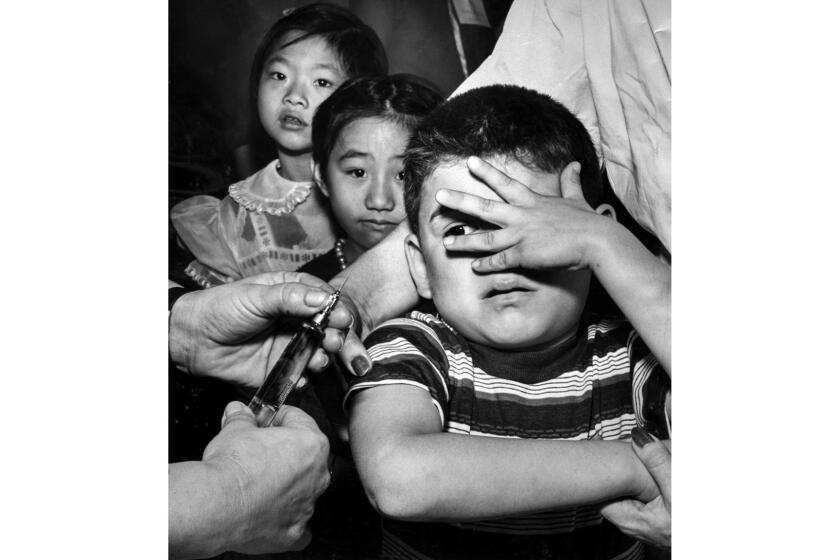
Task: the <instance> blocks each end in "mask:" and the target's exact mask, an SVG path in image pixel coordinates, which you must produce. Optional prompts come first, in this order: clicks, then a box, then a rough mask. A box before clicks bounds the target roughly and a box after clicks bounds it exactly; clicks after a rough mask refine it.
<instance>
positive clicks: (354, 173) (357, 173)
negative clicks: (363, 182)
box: [347, 169, 365, 179]
mask: <svg viewBox="0 0 840 560" xmlns="http://www.w3.org/2000/svg"><path fill="white" fill-rule="evenodd" d="M347 174H348V175H350V176H351V177H355V178H356V179H364V177H365V170H364V169H351V170H349V171H348V172H347Z"/></svg>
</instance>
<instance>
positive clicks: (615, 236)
mask: <svg viewBox="0 0 840 560" xmlns="http://www.w3.org/2000/svg"><path fill="white" fill-rule="evenodd" d="M467 165H468V167H469V168H470V171H472V172H473V173H474V174H475V175H476V176H477V177H479V178H480V179H481V180H482V181H484V182H485V183H486V184H487V185H488V186H489V187H490V188H492V189H493V190H494V191H495V192H496V193H497V194H498V195H499V196H500V197H501V198H502V199H503V202H497V201H492V200H488V199H483V198H480V197H477V196H474V195H470V194H466V193H462V192H458V191H450V190H446V189H443V190H440V191H438V193H437V195H436V198H437V201H438V202H439V203H440V204H442V205H444V206H447V207H449V208H452V209H454V210H458V211H460V212H464V213H465V214H469V215H471V216H475V217H477V218H480V219H481V220H484V221H485V222H488V223H492V224H496V225H498V226H500V229H494V230H491V231H485V232H479V233H473V234H470V235H462V236H457V237H451V238H450V239H449V240H448V241H450V245H448V246H447V250H449V251H473V252H482V253H491V254H490V255H489V256H487V257H481V258H478V259H476V260H475V261H474V263H473V269H474V270H476V271H479V272H490V271H499V270H505V269H510V268H517V267H525V268H535V269H541V268H553V267H565V268H570V269H582V268H589V269H591V270H592V271H593V273H594V274H595V275H596V276H597V277H598V280H600V282H601V284H603V286H604V288H605V289H606V290H607V292H608V293H609V294H610V296H611V297H612V298H613V300H615V302H616V304H618V306H619V307H620V308H621V311H622V312H623V313H624V314H625V315H626V316H627V319H628V320H629V321H630V323H632V325H633V326H634V327H635V329H636V330H637V331H638V332H639V335H640V336H641V337H642V340H644V341H645V343H646V344H647V346H648V348H650V350H651V352H652V353H653V355H654V356H656V358H657V360H658V361H659V363H660V364H661V365H662V367H663V368H665V370H666V371H667V372H669V373H670V371H671V269H670V267H669V266H668V265H666V264H665V263H663V262H662V261H660V260H659V259H658V258H657V257H655V256H654V255H653V254H652V253H651V252H650V251H648V250H647V249H646V248H645V247H644V245H642V244H641V242H640V241H639V240H638V239H636V237H635V236H634V235H633V234H632V233H631V232H630V231H629V230H627V229H626V228H625V227H623V226H622V225H621V224H619V223H618V222H616V221H615V220H614V219H611V218H609V217H606V216H602V215H600V214H598V213H596V212H595V211H593V210H592V208H590V207H589V205H588V204H587V203H586V201H585V200H584V198H583V192H582V190H581V187H580V179H579V176H578V172H579V167H580V166H579V164H578V163H571V164H569V165H567V166H566V167H565V169H563V172H562V173H561V175H560V185H561V192H562V195H563V196H562V198H561V197H556V196H545V195H541V194H538V193H535V192H533V191H532V190H530V189H529V188H528V187H527V186H526V185H523V184H522V183H520V182H518V181H516V180H514V179H512V178H510V177H509V176H508V175H506V174H505V173H503V172H502V171H500V170H498V169H496V168H495V167H493V166H492V165H490V164H489V163H487V162H485V161H483V160H481V159H479V158H475V157H472V158H469V160H468V162H467Z"/></svg>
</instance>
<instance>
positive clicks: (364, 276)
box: [330, 220, 419, 336]
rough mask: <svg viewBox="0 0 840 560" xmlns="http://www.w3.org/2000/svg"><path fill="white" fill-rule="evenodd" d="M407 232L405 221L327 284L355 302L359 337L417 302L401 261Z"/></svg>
mask: <svg viewBox="0 0 840 560" xmlns="http://www.w3.org/2000/svg"><path fill="white" fill-rule="evenodd" d="M409 233H411V230H410V229H409V227H408V222H407V221H406V220H403V221H402V222H400V223H399V224H398V225H397V227H395V228H394V230H393V231H392V232H391V233H389V234H388V235H387V236H386V237H385V238H384V239H383V240H382V241H380V242H379V243H377V244H376V245H375V246H373V247H371V248H370V249H368V250H367V251H365V252H364V253H363V254H362V255H361V256H359V258H358V259H356V261H355V262H354V263H353V264H351V265H350V266H348V267H347V268H346V269H345V270H343V271H342V272H341V273H339V274H338V276H336V277H335V278H333V279H332V280H331V281H330V283H331V284H332V285H333V286H342V288H341V292H342V294H344V295H345V296H346V297H348V298H350V299H352V300H353V301H354V302H355V303H356V305H357V307H358V310H359V315H360V317H361V319H362V335H363V336H364V335H366V334H367V333H368V332H370V330H372V329H373V328H374V327H375V326H377V325H378V324H379V323H381V322H383V321H385V320H387V319H393V318H394V317H396V316H398V315H400V314H402V313H405V312H406V311H408V310H409V309H411V308H412V307H414V306H415V305H417V303H418V302H419V298H418V296H417V291H416V290H414V289H413V287H414V281H413V280H412V279H411V275H410V274H409V272H408V263H407V262H406V260H405V245H404V242H405V237H406V236H407V235H408V234H409ZM345 278H346V283H345Z"/></svg>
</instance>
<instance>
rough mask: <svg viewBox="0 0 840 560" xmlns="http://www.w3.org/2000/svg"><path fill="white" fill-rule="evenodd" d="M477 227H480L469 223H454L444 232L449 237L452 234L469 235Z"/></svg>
mask: <svg viewBox="0 0 840 560" xmlns="http://www.w3.org/2000/svg"><path fill="white" fill-rule="evenodd" d="M477 229H478V228H476V227H475V226H471V225H469V224H454V225H453V226H451V227H449V228H448V229H446V230H445V231H444V232H443V236H444V237H449V236H450V235H467V234H468V233H472V232H474V231H476V230H477Z"/></svg>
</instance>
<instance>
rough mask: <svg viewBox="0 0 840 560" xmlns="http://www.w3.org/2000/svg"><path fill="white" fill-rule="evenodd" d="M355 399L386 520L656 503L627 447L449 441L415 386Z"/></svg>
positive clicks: (372, 491) (356, 437)
mask: <svg viewBox="0 0 840 560" xmlns="http://www.w3.org/2000/svg"><path fill="white" fill-rule="evenodd" d="M352 399H353V400H352V402H351V406H352V407H351V413H350V442H351V445H352V448H353V457H354V459H355V461H356V465H357V467H358V469H359V474H360V476H361V480H362V482H363V484H364V487H365V491H366V492H367V494H368V498H369V499H370V500H371V503H372V504H373V505H374V507H376V509H377V510H379V511H380V512H381V513H382V514H383V515H386V516H388V517H393V518H397V519H403V520H414V521H432V520H435V521H456V520H461V521H464V520H474V519H483V518H491V517H500V516H509V515H519V514H526V513H534V512H539V511H546V510H553V509H563V508H567V507H573V506H579V505H585V504H596V503H599V502H602V501H605V500H610V499H614V498H615V497H617V496H635V497H636V499H638V500H641V501H644V502H647V501H650V500H652V499H654V498H655V497H656V495H657V494H658V491H657V490H656V485H655V483H654V482H653V479H652V478H651V477H650V475H649V474H648V472H647V470H646V469H645V467H644V465H643V464H642V463H641V462H640V461H639V460H638V459H637V458H636V456H635V454H634V453H633V450H632V449H631V447H630V445H629V444H627V443H625V442H617V441H611V442H605V441H552V440H536V439H508V438H492V437H478V436H468V435H458V434H449V433H443V432H441V423H440V417H439V416H438V413H437V411H436V409H435V407H434V405H433V404H432V401H431V399H430V398H429V394H428V393H427V392H426V391H425V390H423V389H420V388H418V387H412V386H409V385H385V386H379V387H375V388H371V389H365V390H362V391H359V392H358V393H357V394H356V395H355V396H354V397H352Z"/></svg>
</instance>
